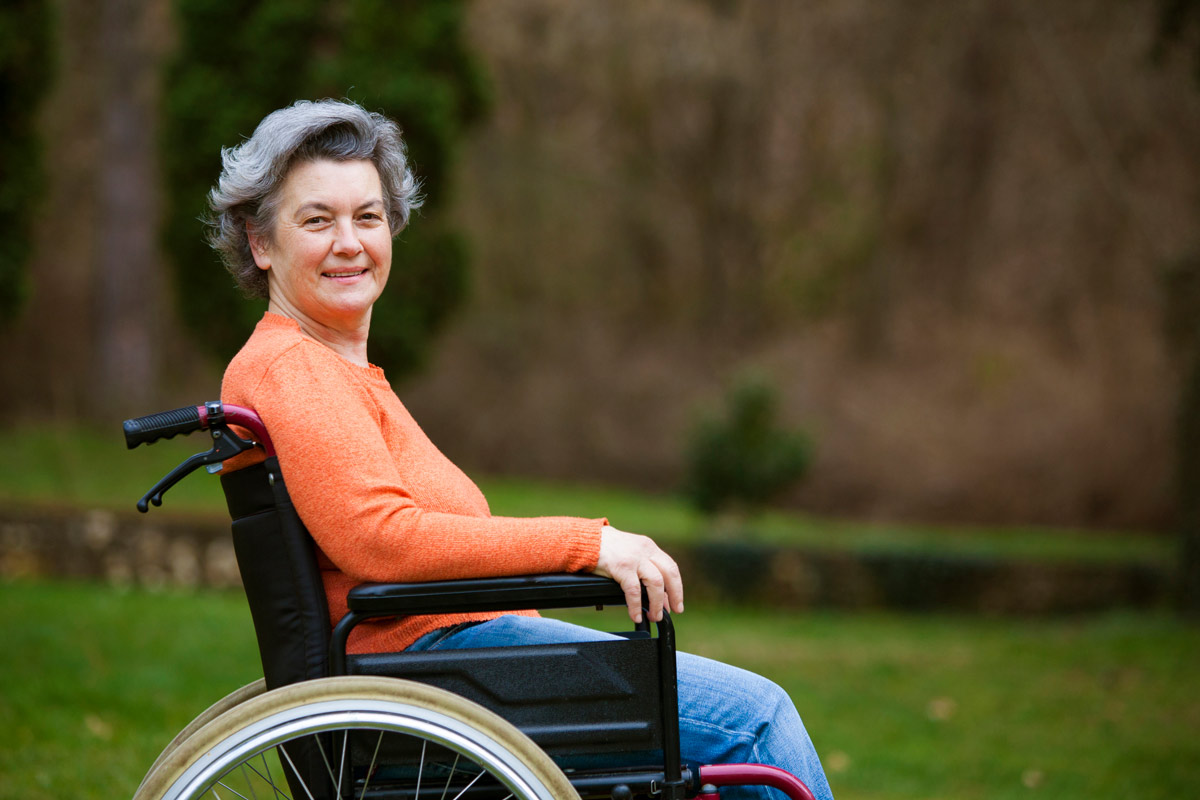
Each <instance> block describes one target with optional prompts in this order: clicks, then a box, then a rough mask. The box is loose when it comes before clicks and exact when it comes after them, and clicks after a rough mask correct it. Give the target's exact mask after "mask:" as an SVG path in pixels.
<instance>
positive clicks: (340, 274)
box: [321, 269, 367, 280]
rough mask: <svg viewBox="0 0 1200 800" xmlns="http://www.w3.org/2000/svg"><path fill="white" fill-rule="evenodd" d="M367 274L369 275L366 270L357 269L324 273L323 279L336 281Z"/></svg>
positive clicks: (322, 274)
mask: <svg viewBox="0 0 1200 800" xmlns="http://www.w3.org/2000/svg"><path fill="white" fill-rule="evenodd" d="M366 273H367V271H366V270H365V269H355V270H345V271H338V272H322V273H321V277H322V278H333V279H335V280H336V279H339V278H357V277H358V276H359V275H365V274H366Z"/></svg>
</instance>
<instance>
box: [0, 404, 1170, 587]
mask: <svg viewBox="0 0 1200 800" xmlns="http://www.w3.org/2000/svg"><path fill="white" fill-rule="evenodd" d="M206 448H207V443H206V441H205V440H204V438H203V437H201V436H198V435H193V436H190V437H176V438H174V439H169V440H164V441H161V442H157V443H155V444H154V445H152V446H148V447H147V446H142V447H139V448H137V449H136V450H134V451H132V452H130V451H128V450H126V448H125V443H124V439H123V438H122V435H121V432H120V429H119V427H118V426H117V425H116V424H113V425H112V426H111V429H105V430H99V431H98V430H94V429H89V428H82V427H78V426H55V427H50V426H42V427H38V426H31V427H22V428H20V429H8V430H4V429H0V450H2V451H3V452H4V453H5V456H6V457H5V458H4V459H3V460H0V505H3V504H11V505H22V506H39V505H43V506H45V505H52V506H62V505H67V506H71V507H76V508H106V509H118V510H124V511H131V510H132V509H133V507H134V503H135V502H136V501H137V499H138V498H140V497H141V496H142V494H143V493H144V492H145V491H146V490H147V489H149V488H150V487H151V486H152V485H153V484H154V482H155V481H156V480H157V479H158V478H159V477H161V476H162V475H164V474H166V473H167V472H168V471H169V470H170V469H171V468H172V467H174V466H175V465H176V464H178V463H179V462H180V461H182V460H183V459H184V458H186V457H187V456H189V455H191V454H192V453H195V452H199V451H200V450H203V449H206ZM474 477H476V479H477V480H478V483H479V485H480V487H481V488H482V489H483V491H484V493H485V494H486V495H487V497H488V500H489V502H490V504H491V507H492V511H493V513H495V514H500V515H506V516H539V515H546V514H570V515H576V516H591V517H601V516H606V517H608V518H609V519H610V520H612V522H613V524H614V525H616V526H618V527H620V528H623V529H625V530H632V531H637V532H639V533H646V534H649V535H651V536H653V537H654V538H655V539H656V540H658V541H660V542H662V543H663V544H664V545H670V544H672V543H684V542H689V541H695V540H697V539H703V538H708V537H711V536H712V535H713V530H712V526H711V525H710V524H708V523H707V522H706V521H705V520H704V519H702V518H701V517H700V516H698V515H697V514H696V513H695V512H693V511H692V510H691V509H690V508H689V507H688V506H687V505H686V504H684V503H683V502H682V501H681V500H679V499H678V498H676V497H671V496H664V495H649V494H646V493H642V492H636V491H631V490H627V489H618V488H604V487H594V486H576V485H564V484H553V483H547V482H542V481H530V480H521V479H513V478H494V477H488V476H474ZM164 508H166V509H168V510H170V511H174V512H190V513H205V512H208V513H212V514H214V515H217V516H219V517H220V518H221V519H225V513H226V512H225V502H224V500H223V499H222V496H221V488H220V484H219V483H218V481H217V479H216V478H215V477H212V476H209V475H206V474H205V473H204V472H203V471H202V470H199V471H197V472H196V473H193V475H192V476H190V477H189V478H188V479H186V480H184V481H183V482H181V483H180V484H178V485H177V486H175V487H174V488H173V489H171V490H170V492H169V493H168V494H167V495H166V500H165V501H164ZM726 536H730V537H736V538H738V539H740V540H757V541H763V542H769V543H774V544H788V545H794V546H802V547H809V548H821V549H834V550H847V549H849V550H857V551H872V552H878V551H895V550H908V551H926V552H928V551H936V552H938V553H941V554H961V555H971V556H990V557H1013V558H1030V559H1036V560H1074V561H1079V560H1085V561H1094V560H1101V561H1142V562H1148V563H1156V564H1165V563H1169V562H1170V560H1171V559H1172V558H1173V557H1174V547H1175V544H1174V540H1173V539H1172V538H1171V537H1164V536H1161V535H1154V534H1145V533H1138V532H1099V531H1072V530H1048V529H1040V528H1030V527H1008V528H986V527H970V528H963V527H948V526H933V525H912V524H908V525H891V524H867V523H861V522H850V521H842V520H831V519H826V518H821V517H814V516H811V515H805V514H798V513H789V512H769V513H766V514H763V515H762V516H761V517H759V518H757V519H755V520H754V521H753V522H752V523H751V524H749V525H746V526H742V527H739V528H738V529H737V530H736V531H733V532H726Z"/></svg>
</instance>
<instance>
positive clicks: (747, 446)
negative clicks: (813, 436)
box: [685, 378, 813, 515]
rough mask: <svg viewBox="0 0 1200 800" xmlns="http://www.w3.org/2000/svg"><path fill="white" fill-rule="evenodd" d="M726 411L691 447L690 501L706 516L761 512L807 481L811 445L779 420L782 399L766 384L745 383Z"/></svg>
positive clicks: (709, 421)
mask: <svg viewBox="0 0 1200 800" xmlns="http://www.w3.org/2000/svg"><path fill="white" fill-rule="evenodd" d="M725 402H726V408H725V410H724V413H723V414H721V415H717V416H712V417H707V418H704V419H701V420H700V421H699V422H698V423H697V424H696V425H695V427H694V428H693V429H692V431H691V435H690V437H689V439H688V445H687V455H686V462H687V470H688V472H687V483H686V486H685V494H686V496H687V498H688V500H689V501H690V502H691V503H692V505H693V506H695V507H696V508H697V509H698V510H699V511H701V512H702V513H704V514H708V515H713V514H716V513H718V512H720V511H723V510H726V509H732V510H738V511H742V512H753V511H757V510H760V509H761V508H763V507H764V506H766V505H767V504H768V503H770V502H771V501H772V500H774V499H776V498H777V497H778V496H779V495H780V494H781V493H782V492H783V491H784V490H786V489H787V488H789V487H790V486H792V485H794V484H795V483H796V482H798V481H799V480H800V479H801V478H803V477H804V474H805V473H806V472H807V471H808V467H809V465H810V463H811V461H812V453H813V447H812V443H811V441H810V440H809V438H808V436H807V435H805V434H804V433H803V432H801V431H795V430H788V429H786V428H784V427H782V426H780V425H779V424H778V423H777V422H776V411H777V407H778V400H777V396H776V392H775V390H774V388H773V387H772V386H771V385H770V384H769V383H767V382H766V381H765V380H762V379H758V378H750V379H743V380H741V381H739V382H738V383H737V384H735V385H734V386H733V388H732V389H731V390H730V391H729V393H728V394H727V396H726V398H725Z"/></svg>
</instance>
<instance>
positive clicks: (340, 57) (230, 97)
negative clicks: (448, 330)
mask: <svg viewBox="0 0 1200 800" xmlns="http://www.w3.org/2000/svg"><path fill="white" fill-rule="evenodd" d="M175 7H176V16H177V22H178V24H177V27H178V29H179V35H180V43H179V48H178V51H177V52H176V55H175V58H174V60H173V63H172V64H171V65H170V66H169V68H168V80H167V85H168V86H169V87H170V90H169V92H168V95H167V98H166V101H165V113H166V121H165V125H164V137H163V146H162V149H163V162H164V165H165V170H166V175H167V185H168V187H169V189H168V191H169V200H168V213H167V222H166V226H165V240H166V249H167V252H168V253H169V254H170V257H171V259H172V260H173V262H174V266H175V284H176V290H177V296H178V303H179V307H180V311H181V315H182V317H183V318H184V320H185V322H186V323H187V325H188V327H189V328H190V329H191V330H192V331H193V332H194V333H195V334H196V335H197V336H198V338H199V339H200V340H201V341H202V342H204V343H205V344H206V345H207V346H208V347H209V348H210V349H211V351H212V352H213V353H214V354H215V355H216V356H218V357H219V358H222V359H228V358H229V357H231V356H232V355H233V353H234V352H235V351H236V350H237V348H238V347H240V346H241V344H242V343H243V342H244V341H245V339H246V337H247V335H248V334H249V331H250V329H251V327H252V326H253V324H254V322H255V321H256V320H257V319H258V318H259V317H260V316H261V313H262V306H261V305H260V304H258V303H249V302H247V301H246V300H244V299H242V298H240V297H239V295H238V292H237V290H236V288H235V287H234V286H233V282H232V280H231V279H230V278H229V277H228V276H227V275H226V273H225V272H224V270H223V268H222V267H221V266H220V261H219V259H218V258H217V256H216V254H215V253H213V252H212V251H211V250H210V249H209V248H208V246H207V244H205V242H204V240H203V236H202V230H201V226H200V224H199V223H198V222H197V220H198V218H201V217H203V216H204V215H205V214H206V210H207V207H206V195H207V192H208V190H209V188H210V187H211V186H212V184H213V182H214V181H215V180H216V177H217V174H218V172H219V171H220V158H219V156H220V150H221V148H222V147H223V146H224V147H228V146H232V145H234V144H236V143H237V141H238V139H239V137H246V136H249V135H250V134H251V133H252V132H253V130H254V126H255V125H256V124H257V123H258V121H259V120H260V119H262V117H263V116H265V115H266V114H268V113H270V112H271V111H273V110H275V109H277V108H281V107H283V106H286V105H289V104H291V103H292V102H293V101H295V100H297V99H302V98H310V99H315V98H321V97H337V98H342V97H344V98H348V99H351V100H354V101H356V102H358V103H360V104H361V105H363V106H364V107H365V108H367V109H369V110H378V111H381V112H382V113H384V114H386V115H387V116H389V117H391V118H393V119H395V120H397V121H398V122H399V123H400V125H401V127H402V128H403V130H404V137H405V141H406V142H407V144H408V148H409V156H410V158H411V160H412V162H413V164H414V168H415V170H416V172H417V174H418V177H419V178H420V179H421V180H422V183H423V191H424V194H425V196H426V204H425V207H424V210H423V213H422V215H421V216H420V217H417V218H414V220H413V222H412V224H411V225H410V227H409V228H408V229H407V230H406V231H405V232H404V233H403V234H402V235H401V237H400V239H399V240H398V242H397V247H396V249H395V252H394V256H393V259H394V262H393V270H392V277H391V282H392V286H391V287H390V288H389V291H388V292H386V293H385V295H384V296H383V297H382V298H381V299H380V301H379V302H378V304H377V307H376V312H375V314H374V315H373V316H372V345H373V346H372V351H371V356H372V360H374V361H375V362H376V363H378V364H379V365H380V366H383V367H384V368H385V369H388V370H389V371H391V372H392V373H393V377H395V376H396V375H398V374H402V373H404V372H408V371H411V370H412V369H414V368H415V367H416V366H418V365H419V364H420V362H421V360H422V354H423V353H424V352H425V350H426V348H427V346H428V343H429V341H430V338H431V337H432V335H433V334H434V333H435V332H436V331H437V329H438V328H439V326H440V325H441V324H442V323H443V322H444V321H445V320H446V318H447V316H448V315H449V314H450V312H451V311H452V310H453V309H454V308H455V306H457V305H458V304H459V302H460V301H461V300H462V298H463V296H464V294H465V291H466V282H467V261H468V254H467V251H466V247H465V244H464V240H463V239H462V237H460V236H459V234H458V233H457V232H456V231H454V230H452V229H451V228H450V227H449V226H448V225H446V224H445V223H444V222H443V221H442V220H441V219H440V217H439V215H438V208H439V206H440V205H441V203H442V201H443V198H444V196H445V192H446V189H447V184H448V181H449V174H450V168H451V164H452V162H453V159H454V155H455V145H456V142H457V140H458V139H459V138H460V137H461V136H462V134H463V132H464V130H465V128H466V126H467V125H468V124H470V123H471V122H472V121H474V120H476V119H478V118H479V117H480V116H481V115H482V113H483V110H484V107H485V102H486V92H485V86H484V83H483V76H482V73H481V71H480V68H479V66H478V65H477V63H476V61H475V60H474V58H473V57H472V56H471V54H470V53H468V52H467V51H466V49H465V48H464V46H463V44H462V41H461V25H462V15H463V8H462V4H461V3H460V2H459V1H458V0H436V1H435V2H427V3H421V4H419V5H402V4H394V3H387V2H382V0H347V2H336V0H255V2H252V3H223V2H219V1H218V0H176V4H175Z"/></svg>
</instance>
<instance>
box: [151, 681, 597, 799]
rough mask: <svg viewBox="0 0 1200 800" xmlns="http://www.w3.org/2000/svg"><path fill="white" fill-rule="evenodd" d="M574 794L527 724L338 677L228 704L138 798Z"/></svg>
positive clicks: (397, 687)
mask: <svg viewBox="0 0 1200 800" xmlns="http://www.w3.org/2000/svg"><path fill="white" fill-rule="evenodd" d="M235 797H242V798H280V799H281V798H294V800H334V798H350V797H354V798H360V797H395V798H401V797H403V798H421V797H445V798H457V797H461V798H475V797H479V798H487V797H492V798H496V799H497V800H501V799H504V798H513V799H514V800H562V799H563V798H578V794H577V793H576V792H575V790H574V789H573V788H572V786H571V784H570V782H569V781H567V779H566V776H564V775H563V773H562V771H561V770H560V769H558V767H557V766H556V765H555V764H554V762H553V761H551V760H550V758H549V757H548V756H547V755H546V754H545V753H544V752H542V751H541V750H540V749H539V748H538V747H537V745H535V744H534V743H533V742H532V741H530V740H529V739H528V738H527V737H526V736H525V735H524V734H522V733H521V732H520V731H518V730H517V729H516V728H514V727H513V726H512V725H510V724H508V723H507V722H505V721H504V720H503V719H501V718H499V717H497V716H496V715H495V714H492V713H491V712H490V711H487V710H486V709H483V708H481V707H479V706H477V705H475V704H474V703H471V702H470V701H468V700H465V699H464V698H462V697H459V696H458V695H454V694H450V693H449V692H445V691H442V690H440V689H435V688H433V687H430V686H426V685H424V684H419V683H413V682H410V681H404V680H399V679H395V678H375V677H338V678H323V679H321V680H315V681H306V682H304V683H299V684H294V685H292V686H285V687H283V688H280V689H276V690H274V691H271V692H267V693H266V694H262V695H260V696H258V697H253V698H251V699H249V700H246V701H244V702H241V703H238V704H236V705H234V706H233V707H232V708H229V709H228V710H226V711H225V712H224V713H221V714H220V715H219V716H217V717H216V718H215V719H213V720H211V721H210V722H209V723H208V724H206V725H204V726H203V727H202V728H200V729H199V730H197V731H196V732H195V733H193V734H192V735H191V736H189V737H188V738H187V739H186V740H185V741H184V742H182V743H181V744H179V745H178V746H177V747H176V748H175V750H174V751H173V752H170V753H165V754H164V757H162V758H161V759H160V762H159V763H158V765H157V767H155V768H153V769H152V771H151V773H150V774H149V775H148V776H147V777H146V779H145V781H143V783H142V786H141V788H139V790H138V792H137V794H136V795H135V796H134V800H183V799H184V798H186V799H187V800H193V799H195V798H212V799H213V800H217V799H218V798H235Z"/></svg>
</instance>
